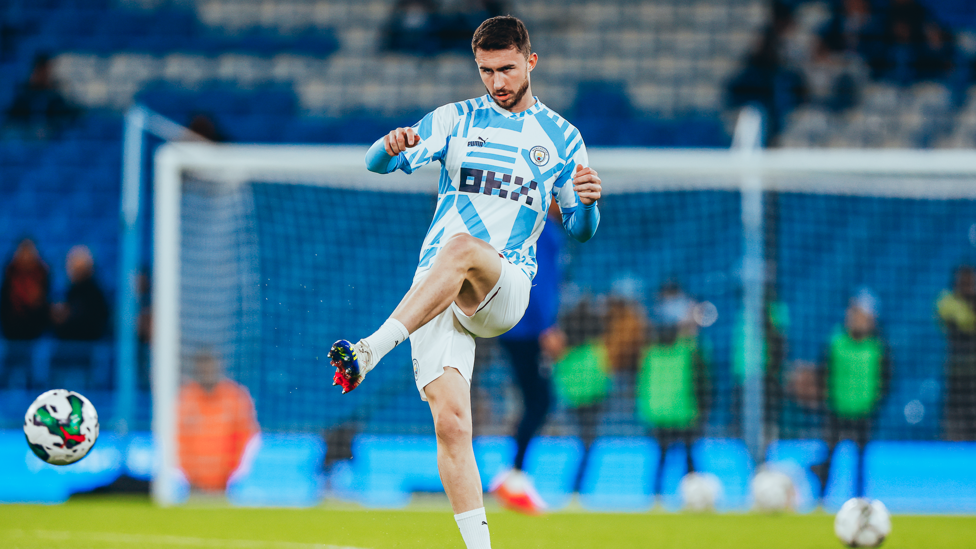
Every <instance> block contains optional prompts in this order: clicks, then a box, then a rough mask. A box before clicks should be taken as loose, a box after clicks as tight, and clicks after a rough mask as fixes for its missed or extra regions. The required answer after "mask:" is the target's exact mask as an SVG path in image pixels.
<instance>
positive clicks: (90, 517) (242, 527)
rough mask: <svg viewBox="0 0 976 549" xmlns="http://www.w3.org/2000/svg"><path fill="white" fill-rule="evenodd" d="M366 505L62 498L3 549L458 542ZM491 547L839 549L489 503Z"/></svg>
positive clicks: (790, 526) (908, 537) (963, 521)
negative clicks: (159, 504) (523, 511)
mask: <svg viewBox="0 0 976 549" xmlns="http://www.w3.org/2000/svg"><path fill="white" fill-rule="evenodd" d="M434 507H437V508H436V509H435V508H432V507H431V506H430V505H427V506H423V505H421V506H414V507H413V508H410V509H408V510H405V511H372V510H364V509H359V508H348V507H346V506H343V505H341V504H338V503H329V504H326V505H323V506H322V507H318V508H313V509H300V510H293V509H239V508H231V507H228V506H226V505H222V504H195V505H189V506H184V507H178V508H171V509H160V508H156V507H154V506H153V505H152V504H150V503H149V501H148V500H147V499H145V498H120V497H83V498H74V499H72V500H71V501H69V502H68V503H67V504H65V505H55V506H44V505H0V548H3V549H35V548H37V549H40V548H44V549H48V548H51V547H71V548H72V549H96V548H97V549H131V548H136V547H138V548H140V549H172V548H186V549H193V548H213V549H340V548H343V549H345V548H356V549H360V548H361V549H386V548H417V549H420V548H424V549H436V548H455V549H456V548H463V547H464V545H463V543H462V541H461V536H460V535H459V534H458V530H457V527H456V526H455V524H454V520H453V518H452V516H451V512H450V510H449V509H447V508H445V507H443V505H439V506H434ZM488 520H489V522H490V524H491V535H492V547H494V548H495V549H509V548H519V549H530V548H532V549H576V548H580V549H582V548H586V549H589V548H600V549H616V548H629V547H634V548H645V547H646V548H653V549H692V548H694V549H718V548H729V549H738V548H742V549H765V548H770V549H784V548H789V549H807V548H809V549H814V548H817V549H819V548H833V549H842V546H841V544H840V542H838V541H837V540H836V539H835V538H834V534H833V517H831V516H830V515H827V514H824V513H814V514H810V515H777V516H764V515H755V514H724V515H711V514H702V515H695V514H667V513H644V514H600V513H581V512H558V513H552V514H549V515H546V516H542V517H525V516H521V515H517V514H514V513H510V512H505V511H498V510H489V516H488ZM974 540H976V517H939V516H926V517H917V516H896V517H894V519H893V531H892V535H891V537H890V538H889V539H888V540H887V541H886V542H885V544H884V547H885V548H886V549H899V548H902V549H925V548H933V549H936V548H938V549H952V548H956V547H958V548H964V547H965V548H972V547H974V545H973V544H974V543H976V542H974Z"/></svg>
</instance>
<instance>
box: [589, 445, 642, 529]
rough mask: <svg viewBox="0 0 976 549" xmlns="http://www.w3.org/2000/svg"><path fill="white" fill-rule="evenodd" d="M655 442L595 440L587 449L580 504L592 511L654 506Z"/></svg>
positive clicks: (635, 509)
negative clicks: (588, 451) (588, 449)
mask: <svg viewBox="0 0 976 549" xmlns="http://www.w3.org/2000/svg"><path fill="white" fill-rule="evenodd" d="M659 455H660V448H659V447H658V445H657V443H656V442H654V441H653V440H650V439H647V438H633V437H629V438H598V439H597V440H596V441H595V442H594V443H593V445H592V446H591V447H590V453H589V458H588V459H587V461H586V472H585V473H584V474H583V482H582V485H581V486H580V502H581V503H582V505H583V507H585V508H586V509H590V510H594V511H645V510H647V509H650V508H651V506H652V505H653V503H654V494H652V493H651V490H652V488H651V487H652V485H653V483H654V479H655V478H656V477H657V468H658V461H659V459H658V456H659Z"/></svg>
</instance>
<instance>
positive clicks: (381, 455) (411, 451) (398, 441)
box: [352, 435, 443, 508]
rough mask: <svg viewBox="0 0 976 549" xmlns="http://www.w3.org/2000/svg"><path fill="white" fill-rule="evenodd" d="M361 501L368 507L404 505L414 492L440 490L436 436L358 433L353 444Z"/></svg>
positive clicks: (356, 477)
mask: <svg viewBox="0 0 976 549" xmlns="http://www.w3.org/2000/svg"><path fill="white" fill-rule="evenodd" d="M352 455H353V462H352V470H353V471H354V480H355V482H356V486H354V490H355V491H356V492H358V495H359V501H360V503H362V504H363V505H365V506H367V507H386V508H390V507H394V508H395V507H403V506H405V505H406V504H407V503H409V502H410V494H411V492H413V491H441V490H443V486H442V485H441V481H440V476H439V475H438V473H437V443H436V441H435V440H434V437H433V436H392V435H386V436H383V435H359V436H357V437H356V438H355V439H354V440H353V443H352Z"/></svg>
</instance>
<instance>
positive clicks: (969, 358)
mask: <svg viewBox="0 0 976 549" xmlns="http://www.w3.org/2000/svg"><path fill="white" fill-rule="evenodd" d="M935 306H936V313H937V314H938V318H939V323H940V324H941V325H942V329H943V331H944V332H945V336H946V365H945V380H946V383H945V387H946V389H945V400H944V401H943V402H944V407H943V411H942V425H943V437H944V438H945V439H946V440H956V441H959V440H976V270H974V269H973V267H971V266H969V265H961V266H959V267H957V268H956V271H955V273H954V275H953V283H952V289H951V290H943V291H942V293H941V294H939V300H938V301H937V302H936V305H935Z"/></svg>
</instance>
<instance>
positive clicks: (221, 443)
mask: <svg viewBox="0 0 976 549" xmlns="http://www.w3.org/2000/svg"><path fill="white" fill-rule="evenodd" d="M178 402H179V404H178V409H177V414H178V421H179V424H178V425H179V427H178V428H179V433H178V448H179V460H180V468H181V469H182V470H183V473H184V474H185V475H186V478H187V480H188V481H189V482H190V486H191V487H193V488H196V489H199V490H204V491H208V492H219V491H223V490H224V489H225V488H226V487H227V481H228V480H229V479H230V478H231V476H232V475H233V474H234V472H235V471H237V470H238V469H239V468H240V467H241V465H242V464H245V465H246V463H247V459H246V458H245V453H247V454H248V455H251V454H253V451H252V450H250V449H249V448H248V445H249V443H251V441H252V440H254V441H255V442H256V441H257V439H256V438H255V435H257V434H258V432H259V427H258V421H257V414H256V412H255V410H254V402H253V401H252V400H251V394H250V393H249V392H248V391H247V388H245V387H244V386H243V385H240V384H238V383H235V382H234V381H231V380H230V379H227V378H226V377H224V367H223V362H222V361H221V359H220V358H219V357H218V356H217V355H216V354H215V353H214V352H212V351H210V350H203V351H201V352H200V353H198V354H197V355H196V357H195V358H194V361H193V376H192V379H191V380H190V381H187V382H186V383H185V384H183V386H182V387H181V388H180V394H179V400H178ZM251 448H254V446H253V445H252V447H251ZM245 450H248V452H245Z"/></svg>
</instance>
